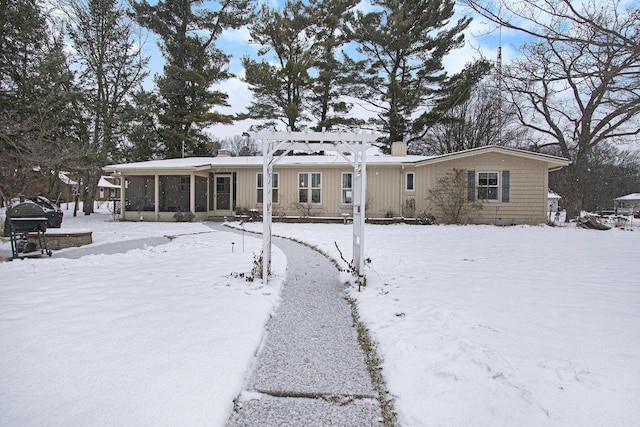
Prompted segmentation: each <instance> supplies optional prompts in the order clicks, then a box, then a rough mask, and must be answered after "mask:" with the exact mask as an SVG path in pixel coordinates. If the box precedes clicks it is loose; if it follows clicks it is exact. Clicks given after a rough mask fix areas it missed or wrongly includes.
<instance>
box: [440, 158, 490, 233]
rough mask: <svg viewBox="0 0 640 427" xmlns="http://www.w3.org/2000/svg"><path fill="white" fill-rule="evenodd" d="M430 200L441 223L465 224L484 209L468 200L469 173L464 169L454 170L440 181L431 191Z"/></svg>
mask: <svg viewBox="0 0 640 427" xmlns="http://www.w3.org/2000/svg"><path fill="white" fill-rule="evenodd" d="M429 200H430V201H431V203H433V206H434V207H435V208H436V214H439V215H440V218H441V219H439V222H444V223H447V224H465V223H466V222H467V221H468V220H469V216H470V215H471V214H472V213H473V212H476V211H478V210H481V209H482V203H480V202H478V201H477V200H475V199H474V200H471V201H470V200H469V198H468V179H467V173H466V171H465V170H463V169H453V170H452V171H451V172H447V174H446V175H445V176H444V177H442V178H439V179H438V182H437V183H436V185H435V187H434V188H433V189H431V190H429Z"/></svg>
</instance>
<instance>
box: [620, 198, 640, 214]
mask: <svg viewBox="0 0 640 427" xmlns="http://www.w3.org/2000/svg"><path fill="white" fill-rule="evenodd" d="M613 208H614V211H615V213H616V215H634V216H638V215H640V193H632V194H627V195H626V196H622V197H618V198H617V199H614V200H613Z"/></svg>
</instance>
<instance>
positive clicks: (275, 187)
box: [256, 172, 280, 203]
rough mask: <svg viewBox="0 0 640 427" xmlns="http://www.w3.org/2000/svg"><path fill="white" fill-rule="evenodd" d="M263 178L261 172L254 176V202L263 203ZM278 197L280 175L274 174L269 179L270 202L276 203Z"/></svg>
mask: <svg viewBox="0 0 640 427" xmlns="http://www.w3.org/2000/svg"><path fill="white" fill-rule="evenodd" d="M263 190H264V177H263V175H262V172H258V173H257V174H256V202H257V203H263V197H262V195H263ZM279 196H280V174H279V173H278V172H274V173H273V175H272V179H271V202H272V203H278V198H279Z"/></svg>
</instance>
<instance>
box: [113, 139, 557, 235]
mask: <svg viewBox="0 0 640 427" xmlns="http://www.w3.org/2000/svg"><path fill="white" fill-rule="evenodd" d="M327 153H329V154H327V155H304V156H295V155H294V156H284V157H282V158H281V159H280V160H279V161H278V163H277V164H276V165H275V166H274V167H273V180H272V183H273V188H272V198H273V199H272V200H273V205H272V206H273V218H274V220H277V219H278V217H285V216H298V217H329V218H343V217H344V216H349V215H351V213H352V212H353V184H354V177H353V171H354V169H353V167H352V166H351V165H350V164H349V162H347V160H345V158H344V154H342V153H341V154H340V155H338V153H334V152H327ZM568 164H569V161H568V160H566V159H564V158H560V157H555V156H549V155H545V154H539V153H533V152H529V151H523V150H518V149H513V148H506V147H499V146H487V147H481V148H475V149H471V150H466V151H462V152H457V153H451V154H446V155H440V156H413V155H407V152H406V145H405V144H403V143H396V145H394V147H392V155H382V154H375V155H371V154H369V152H368V153H367V156H366V198H365V215H366V217H367V218H372V219H373V218H385V217H405V218H413V217H416V216H418V215H420V214H421V213H423V212H428V213H431V214H433V215H434V216H435V217H436V220H437V219H438V216H439V212H438V209H437V207H435V206H433V205H432V203H431V202H430V199H429V190H431V189H433V188H434V186H435V185H436V184H437V183H438V180H439V179H441V178H443V177H444V176H446V174H447V173H448V172H451V171H453V170H454V169H457V170H464V171H465V177H468V189H467V190H468V197H469V199H479V200H481V201H482V203H483V206H484V208H483V209H482V210H479V211H477V212H475V213H474V214H473V217H472V218H470V222H472V223H479V224H497V225H510V224H541V223H545V222H546V221H547V215H548V207H549V200H548V195H549V191H548V174H549V172H550V171H554V170H558V169H560V168H562V167H564V166H566V165H568ZM104 171H105V172H106V173H108V174H110V175H111V176H112V177H114V178H119V179H120V183H121V188H120V195H121V197H122V200H123V209H122V212H121V219H123V220H130V221H174V220H175V219H176V217H179V215H176V213H177V212H192V213H193V214H194V219H195V220H205V219H207V218H223V217H229V218H233V217H234V216H235V215H237V214H239V213H243V212H247V211H249V210H251V209H257V210H259V211H262V208H263V158H262V157H229V156H220V155H219V156H217V157H194V158H179V159H166V160H151V161H146V162H138V163H129V164H116V165H109V166H106V167H105V168H104Z"/></svg>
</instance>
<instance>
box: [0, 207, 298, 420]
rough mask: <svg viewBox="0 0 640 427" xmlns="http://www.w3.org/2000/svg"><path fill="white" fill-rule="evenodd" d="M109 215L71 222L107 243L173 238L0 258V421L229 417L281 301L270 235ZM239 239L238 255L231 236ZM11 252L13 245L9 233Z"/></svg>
mask: <svg viewBox="0 0 640 427" xmlns="http://www.w3.org/2000/svg"><path fill="white" fill-rule="evenodd" d="M111 219H112V218H111V216H110V215H108V213H103V214H97V215H91V216H89V217H85V216H84V215H82V214H80V215H79V216H78V217H76V218H74V217H72V214H71V212H65V218H64V221H63V225H62V227H63V228H62V229H63V230H64V229H67V230H79V229H83V230H86V229H90V230H92V231H93V241H94V242H95V243H94V245H95V246H99V245H105V244H108V243H113V242H118V241H122V240H123V239H140V238H145V237H155V236H164V235H172V236H177V237H176V238H175V239H173V240H172V241H171V242H170V243H167V244H164V245H161V246H156V247H145V248H142V249H136V250H132V251H129V252H127V253H123V254H116V255H90V256H85V257H83V258H80V259H64V258H62V257H63V256H64V251H69V250H71V249H65V250H62V251H56V252H55V253H54V255H53V257H51V258H40V259H24V260H14V261H11V262H3V263H0V283H1V284H0V343H1V348H0V425H2V426H43V425H51V426H106V425H122V426H125V425H128V426H143V425H148V426H160V425H163V426H170V425H172V426H179V425H180V426H183V425H188V426H204V425H218V426H219V425H224V423H225V421H226V419H227V417H228V416H229V414H230V413H231V410H232V408H233V399H234V398H235V397H236V396H237V395H238V393H239V392H240V391H241V390H242V386H243V381H244V377H245V374H246V373H247V371H248V370H249V368H250V366H251V363H252V362H253V360H254V355H255V351H256V348H257V347H258V346H259V344H260V342H261V339H262V335H263V327H264V324H265V323H266V321H267V320H268V317H269V315H270V314H271V313H272V311H273V309H274V306H275V304H276V303H277V299H278V294H279V288H280V285H281V283H282V279H283V277H284V272H285V271H284V270H285V268H286V259H285V258H284V255H283V254H282V253H281V252H279V251H277V250H276V251H274V260H273V268H274V269H275V271H276V272H277V273H278V275H279V276H278V277H276V280H274V281H273V282H272V284H271V285H270V286H269V287H268V288H265V287H263V286H262V284H261V282H260V281H256V282H247V281H245V280H244V279H241V278H234V277H230V275H231V273H248V272H250V271H251V268H252V263H253V254H254V253H260V250H261V247H262V246H261V245H262V241H261V240H259V239H256V238H253V237H250V236H247V237H246V238H245V239H244V242H245V248H244V249H245V250H244V253H243V252H242V238H241V236H239V235H236V234H231V233H227V232H219V231H213V230H212V229H211V228H210V227H208V226H205V225H203V224H188V223H178V224H177V223H118V222H113V221H112V220H111ZM232 242H233V243H235V244H234V245H233V246H234V250H233V253H232V245H231V243H232ZM0 248H1V249H4V250H7V251H9V253H10V247H9V244H8V243H2V244H1V245H0Z"/></svg>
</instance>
